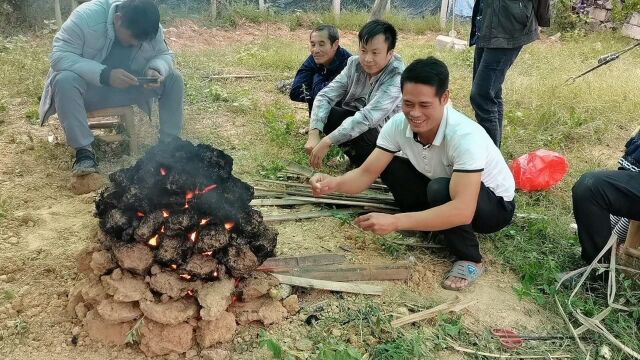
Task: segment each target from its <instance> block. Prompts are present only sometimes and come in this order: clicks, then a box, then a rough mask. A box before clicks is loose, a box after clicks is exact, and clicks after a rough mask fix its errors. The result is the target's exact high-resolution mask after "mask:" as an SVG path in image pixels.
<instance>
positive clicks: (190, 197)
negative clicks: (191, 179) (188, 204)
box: [185, 191, 194, 201]
mask: <svg viewBox="0 0 640 360" xmlns="http://www.w3.org/2000/svg"><path fill="white" fill-rule="evenodd" d="M193 195H194V194H193V192H191V191H189V192H187V196H185V198H186V199H187V201H189V200H191V199H193Z"/></svg>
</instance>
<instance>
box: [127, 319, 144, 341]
mask: <svg viewBox="0 0 640 360" xmlns="http://www.w3.org/2000/svg"><path fill="white" fill-rule="evenodd" d="M143 325H144V316H143V317H141V318H140V320H138V322H136V324H135V325H133V327H132V328H131V330H129V332H128V333H127V344H135V343H137V342H138V341H139V340H140V328H141V327H142V326H143Z"/></svg>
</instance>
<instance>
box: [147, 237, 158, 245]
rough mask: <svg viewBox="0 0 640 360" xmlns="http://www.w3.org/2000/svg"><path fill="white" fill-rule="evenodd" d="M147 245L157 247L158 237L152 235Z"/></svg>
mask: <svg viewBox="0 0 640 360" xmlns="http://www.w3.org/2000/svg"><path fill="white" fill-rule="evenodd" d="M148 244H149V245H151V246H158V235H154V236H153V237H152V238H151V239H149V243H148Z"/></svg>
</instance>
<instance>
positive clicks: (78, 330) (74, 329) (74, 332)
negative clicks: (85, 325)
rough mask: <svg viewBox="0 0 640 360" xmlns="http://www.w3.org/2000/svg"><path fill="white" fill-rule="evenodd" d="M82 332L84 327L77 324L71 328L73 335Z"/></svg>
mask: <svg viewBox="0 0 640 360" xmlns="http://www.w3.org/2000/svg"><path fill="white" fill-rule="evenodd" d="M81 332H82V328H81V327H80V326H75V327H74V328H73V329H71V335H73V336H78V335H80V333H81Z"/></svg>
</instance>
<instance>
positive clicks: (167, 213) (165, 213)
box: [162, 210, 170, 219]
mask: <svg viewBox="0 0 640 360" xmlns="http://www.w3.org/2000/svg"><path fill="white" fill-rule="evenodd" d="M169 216H170V214H169V210H162V217H163V218H165V219H166V218H168V217H169Z"/></svg>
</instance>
